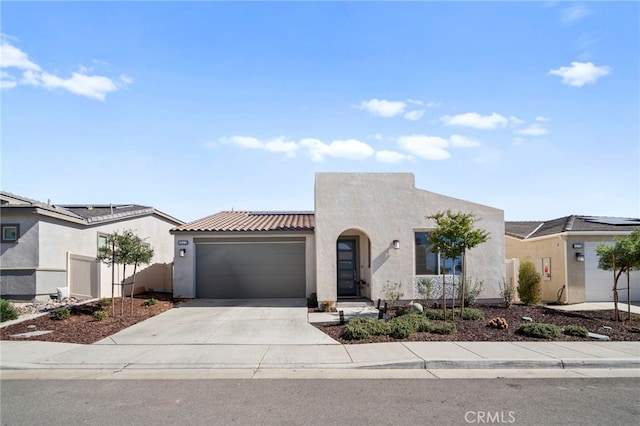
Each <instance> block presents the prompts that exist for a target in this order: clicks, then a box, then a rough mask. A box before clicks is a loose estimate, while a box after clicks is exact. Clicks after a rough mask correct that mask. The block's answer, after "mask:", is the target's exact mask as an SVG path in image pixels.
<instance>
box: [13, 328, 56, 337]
mask: <svg viewBox="0 0 640 426" xmlns="http://www.w3.org/2000/svg"><path fill="white" fill-rule="evenodd" d="M51 332H53V330H47V331H45V330H40V331H30V332H28V333H20V334H13V335H11V336H10V337H18V338H29V337H33V336H42V335H43V334H49V333H51Z"/></svg>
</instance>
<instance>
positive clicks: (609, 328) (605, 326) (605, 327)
mask: <svg viewBox="0 0 640 426" xmlns="http://www.w3.org/2000/svg"><path fill="white" fill-rule="evenodd" d="M602 328H604V329H605V330H607V331H611V330H612V329H611V327H609V326H608V325H603V326H602Z"/></svg>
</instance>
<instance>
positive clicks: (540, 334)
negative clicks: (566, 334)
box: [516, 322, 560, 340]
mask: <svg viewBox="0 0 640 426" xmlns="http://www.w3.org/2000/svg"><path fill="white" fill-rule="evenodd" d="M516 333H518V334H520V335H522V336H527V337H535V338H537V339H548V340H552V339H555V338H556V337H558V335H559V334H560V327H558V326H557V325H553V324H544V323H539V322H530V323H528V324H522V325H521V326H520V327H519V328H518V330H517V331H516Z"/></svg>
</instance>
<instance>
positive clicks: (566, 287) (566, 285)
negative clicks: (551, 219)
mask: <svg viewBox="0 0 640 426" xmlns="http://www.w3.org/2000/svg"><path fill="white" fill-rule="evenodd" d="M560 239H561V240H562V242H563V243H564V244H563V249H564V250H563V251H564V299H565V300H564V304H565V305H568V304H569V262H568V257H567V236H566V235H561V236H560Z"/></svg>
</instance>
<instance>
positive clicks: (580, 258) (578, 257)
mask: <svg viewBox="0 0 640 426" xmlns="http://www.w3.org/2000/svg"><path fill="white" fill-rule="evenodd" d="M576 262H584V254H582V253H576Z"/></svg>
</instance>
